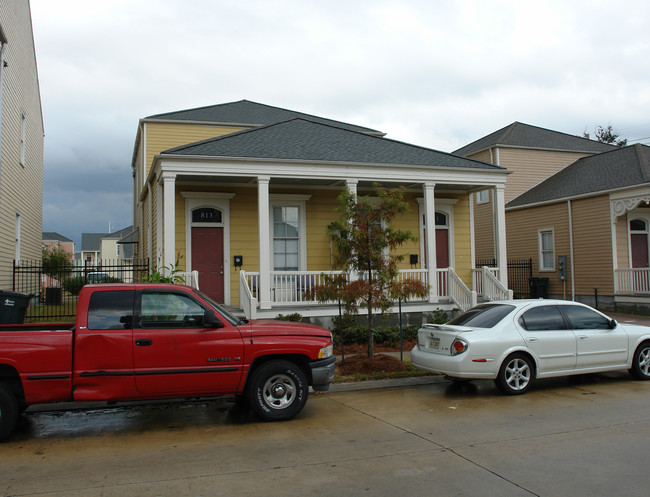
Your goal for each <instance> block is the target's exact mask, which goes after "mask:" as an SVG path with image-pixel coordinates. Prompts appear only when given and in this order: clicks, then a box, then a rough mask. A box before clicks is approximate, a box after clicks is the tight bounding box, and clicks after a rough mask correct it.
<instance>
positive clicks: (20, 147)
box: [0, 0, 44, 290]
mask: <svg viewBox="0 0 650 497" xmlns="http://www.w3.org/2000/svg"><path fill="white" fill-rule="evenodd" d="M43 135H44V131H43V116H42V112H41V97H40V90H39V86H38V73H37V69H36V53H35V50H34V36H33V33H32V22H31V12H30V7H29V2H28V0H2V2H0V289H2V290H6V289H9V290H10V289H11V288H12V271H13V265H14V260H21V259H23V260H40V259H41V253H42V240H41V235H42V229H43V227H42V226H43Z"/></svg>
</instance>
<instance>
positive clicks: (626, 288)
mask: <svg viewBox="0 0 650 497" xmlns="http://www.w3.org/2000/svg"><path fill="white" fill-rule="evenodd" d="M614 276H615V278H614V292H615V294H616V295H650V268H629V269H616V270H614Z"/></svg>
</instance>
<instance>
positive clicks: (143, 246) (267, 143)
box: [132, 100, 508, 317]
mask: <svg viewBox="0 0 650 497" xmlns="http://www.w3.org/2000/svg"><path fill="white" fill-rule="evenodd" d="M132 167H133V173H134V174H133V177H134V183H133V187H134V228H135V230H136V231H137V233H138V236H139V248H138V254H140V256H141V257H144V258H147V257H148V258H149V259H150V260H151V261H152V264H153V265H154V266H158V267H160V266H161V265H163V266H165V267H169V266H170V265H173V264H174V262H175V260H176V258H177V256H180V269H181V270H182V271H184V272H190V271H198V273H199V278H198V279H199V286H200V288H201V290H204V291H206V293H208V294H209V295H211V296H212V297H213V298H215V299H216V300H217V301H219V302H222V303H225V304H227V305H231V306H235V307H239V308H241V309H242V310H243V312H244V313H245V315H246V316H247V317H252V316H261V317H273V316H275V315H277V314H278V313H283V314H287V313H291V312H299V313H301V314H302V315H304V316H318V315H332V314H335V313H336V312H337V311H336V310H335V309H333V308H329V307H328V306H323V305H314V304H315V303H316V302H315V301H314V300H313V298H312V297H310V293H309V289H310V288H312V287H313V286H314V285H317V284H318V283H319V281H320V278H321V277H322V275H323V274H325V273H331V272H332V271H336V270H337V268H334V267H333V266H332V250H333V248H332V244H331V243H330V241H329V239H328V237H327V226H328V224H329V223H331V222H332V221H333V220H334V219H336V217H337V216H338V214H337V212H336V207H337V200H336V199H337V196H338V195H339V194H340V193H341V192H342V191H343V190H344V189H345V188H348V189H349V190H350V191H352V192H353V193H356V194H359V195H372V194H373V192H374V188H373V184H374V183H376V182H378V183H381V184H382V185H383V186H384V187H387V188H392V187H399V186H402V187H404V188H405V200H406V201H407V202H408V203H409V206H410V212H409V214H407V215H404V216H403V217H402V218H401V219H399V220H398V221H397V222H398V223H399V226H400V228H402V229H410V230H411V231H412V232H413V233H415V234H416V235H419V240H418V241H417V242H412V243H409V244H406V245H405V246H403V247H400V249H399V253H401V254H402V255H404V256H406V257H405V260H404V262H403V263H402V264H401V265H400V267H399V270H400V278H415V279H419V280H420V281H423V282H424V283H427V284H429V295H428V297H427V298H425V299H423V300H422V301H419V302H411V303H409V305H410V306H411V307H410V310H416V311H418V312H430V311H433V310H435V309H436V308H444V309H458V308H461V309H463V308H467V307H468V306H471V305H472V304H473V303H475V302H476V298H477V292H478V291H479V289H478V284H477V285H476V286H477V288H474V287H473V286H474V283H473V281H475V280H477V278H475V276H476V275H475V274H474V268H473V261H474V239H473V231H474V226H473V222H474V221H473V214H472V205H471V203H470V198H471V194H472V193H473V192H476V191H479V190H483V189H486V188H489V189H494V190H495V191H496V192H497V195H496V205H497V207H496V210H497V212H498V213H499V215H498V216H497V222H496V224H495V232H496V237H495V240H496V242H495V243H496V244H497V245H498V248H497V250H496V253H497V256H498V257H497V266H498V268H497V270H496V271H494V272H491V273H489V274H487V275H486V276H484V277H485V279H486V280H485V281H484V280H482V279H481V290H485V289H495V293H494V296H496V295H497V293H498V291H501V292H502V293H500V294H498V295H501V296H507V295H508V292H507V289H505V288H504V286H503V282H505V281H507V269H506V266H505V230H504V226H505V218H504V207H505V202H504V196H503V192H504V185H505V181H506V177H507V175H508V171H507V170H506V169H505V168H503V167H499V166H496V165H492V164H487V163H485V162H481V161H477V160H472V159H465V158H461V157H458V156H454V155H452V154H448V153H444V152H440V151H437V150H432V149H428V148H425V147H420V146H416V145H411V144H407V143H403V142H398V141H394V140H390V139H388V138H385V137H384V133H382V132H380V131H377V130H373V129H369V128H366V127H361V126H355V125H352V124H348V123H342V122H338V121H333V120H330V119H325V118H322V117H317V116H312V115H308V114H304V113H300V112H295V111H291V110H287V109H281V108H278V107H272V106H269V105H264V104H259V103H255V102H250V101H247V100H242V101H238V102H231V103H226V104H220V105H213V106H208V107H202V108H198V109H189V110H183V111H178V112H169V113H166V114H158V115H155V116H150V117H147V118H144V119H141V120H140V122H139V125H138V130H137V134H136V139H135V146H134V152H133V160H132ZM494 274H496V275H497V277H496V278H495V277H494ZM479 279H480V278H479Z"/></svg>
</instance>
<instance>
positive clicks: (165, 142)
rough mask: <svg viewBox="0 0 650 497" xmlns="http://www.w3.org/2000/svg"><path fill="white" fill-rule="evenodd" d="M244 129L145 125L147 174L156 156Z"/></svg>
mask: <svg viewBox="0 0 650 497" xmlns="http://www.w3.org/2000/svg"><path fill="white" fill-rule="evenodd" d="M243 129H246V128H241V127H232V126H216V125H209V124H187V123H182V122H180V123H156V122H147V123H146V147H147V157H146V164H147V173H148V172H149V168H150V167H151V162H152V161H153V158H154V156H155V155H156V154H159V153H160V152H162V151H164V150H168V149H170V148H173V147H178V146H180V145H186V144H188V143H193V142H196V141H200V140H207V139H208V138H214V137H217V136H222V135H227V134H230V133H235V132H237V131H242V130H243Z"/></svg>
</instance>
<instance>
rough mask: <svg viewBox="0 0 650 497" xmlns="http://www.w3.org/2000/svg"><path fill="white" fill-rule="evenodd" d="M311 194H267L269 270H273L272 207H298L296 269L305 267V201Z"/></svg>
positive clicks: (304, 268)
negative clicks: (270, 267) (298, 224)
mask: <svg viewBox="0 0 650 497" xmlns="http://www.w3.org/2000/svg"><path fill="white" fill-rule="evenodd" d="M310 198H311V195H292V194H286V195H283V194H276V193H272V194H270V195H269V207H270V208H269V240H270V241H271V243H270V244H269V250H270V252H271V266H272V269H271V271H275V268H274V266H275V263H274V257H273V255H274V254H273V238H274V237H273V208H274V207H298V222H299V223H300V226H299V227H298V271H305V270H306V269H307V201H308V200H309V199H310Z"/></svg>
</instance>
